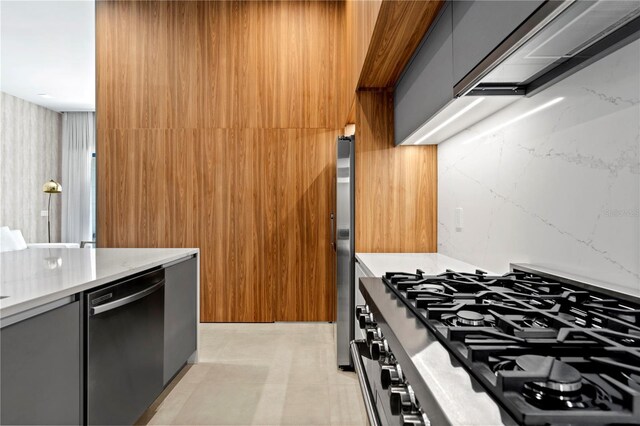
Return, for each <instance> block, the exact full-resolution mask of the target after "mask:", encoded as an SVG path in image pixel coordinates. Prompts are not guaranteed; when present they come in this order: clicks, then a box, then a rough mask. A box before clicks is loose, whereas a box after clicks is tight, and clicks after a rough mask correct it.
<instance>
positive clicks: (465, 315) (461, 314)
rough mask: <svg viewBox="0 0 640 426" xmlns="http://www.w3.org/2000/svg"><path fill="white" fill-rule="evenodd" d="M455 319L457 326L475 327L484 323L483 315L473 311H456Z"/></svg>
mask: <svg viewBox="0 0 640 426" xmlns="http://www.w3.org/2000/svg"><path fill="white" fill-rule="evenodd" d="M456 318H457V319H458V324H460V325H471V326H477V325H482V324H483V323H484V315H482V314H481V313H479V312H475V311H466V310H462V311H458V312H457V313H456Z"/></svg>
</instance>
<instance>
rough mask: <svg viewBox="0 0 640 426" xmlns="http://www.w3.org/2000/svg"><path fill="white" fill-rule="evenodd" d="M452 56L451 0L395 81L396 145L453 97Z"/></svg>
mask: <svg viewBox="0 0 640 426" xmlns="http://www.w3.org/2000/svg"><path fill="white" fill-rule="evenodd" d="M452 58H453V44H452V38H451V4H450V3H447V5H446V6H445V7H444V9H443V10H442V12H441V13H440V15H439V17H438V18H437V20H436V22H434V23H433V24H432V27H431V30H430V31H429V33H428V34H427V35H426V37H425V39H424V40H423V41H422V43H421V45H420V47H418V50H417V51H416V53H415V54H414V56H413V58H412V59H411V62H409V64H408V65H407V68H406V69H405V71H404V73H403V75H402V77H401V79H400V81H398V84H397V85H396V88H395V91H394V99H393V102H394V108H393V109H394V137H395V144H396V145H398V144H399V143H401V142H402V141H403V140H404V139H405V138H407V136H409V135H410V134H411V133H413V132H414V131H415V130H416V129H417V128H418V127H420V126H421V125H422V124H423V123H424V122H426V121H427V120H428V119H429V118H430V117H432V116H433V115H435V114H436V113H437V112H438V111H440V110H441V109H442V108H444V107H445V106H446V105H447V104H448V103H449V102H451V100H452V99H453V85H454V84H453V83H454V82H453V59H452Z"/></svg>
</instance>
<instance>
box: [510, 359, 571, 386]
mask: <svg viewBox="0 0 640 426" xmlns="http://www.w3.org/2000/svg"><path fill="white" fill-rule="evenodd" d="M550 359H551V368H550V369H549V372H548V376H547V379H546V381H544V382H536V385H538V386H541V387H545V388H548V389H551V390H554V391H557V392H575V391H577V390H579V389H580V388H581V387H582V375H581V374H580V372H579V371H578V370H576V369H575V368H573V367H572V366H570V365H569V364H567V363H565V362H562V361H559V360H557V359H555V358H550V357H544V356H540V355H522V356H519V357H518V358H516V365H517V366H518V367H519V368H520V369H521V370H524V371H528V372H536V371H544V368H545V364H547V363H548V362H549V360H550Z"/></svg>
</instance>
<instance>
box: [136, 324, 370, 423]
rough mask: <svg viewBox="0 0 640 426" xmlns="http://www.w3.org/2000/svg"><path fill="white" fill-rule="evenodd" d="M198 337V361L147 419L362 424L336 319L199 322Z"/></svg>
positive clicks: (355, 386) (355, 387)
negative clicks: (340, 356)
mask: <svg viewBox="0 0 640 426" xmlns="http://www.w3.org/2000/svg"><path fill="white" fill-rule="evenodd" d="M199 338H200V340H199V360H200V362H199V364H196V365H193V366H190V367H189V368H188V370H187V371H186V372H184V373H182V374H181V376H180V377H179V378H178V379H176V381H175V383H172V385H171V386H172V387H171V388H170V390H169V391H168V392H165V396H164V400H162V401H161V402H159V403H157V404H155V407H156V408H155V412H153V413H151V414H150V415H148V417H150V420H149V422H148V424H154V425H159V424H173V425H177V424H179V425H249V424H253V425H264V426H267V425H285V424H296V425H345V426H346V425H361V424H362V425H364V424H366V414H365V412H364V407H363V404H362V397H361V395H360V388H359V386H358V381H357V377H356V375H355V374H354V373H352V372H343V371H340V370H338V369H337V366H336V354H335V343H334V342H335V325H334V324H327V323H275V324H201V327H200V330H199Z"/></svg>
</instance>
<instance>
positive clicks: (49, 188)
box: [42, 180, 62, 194]
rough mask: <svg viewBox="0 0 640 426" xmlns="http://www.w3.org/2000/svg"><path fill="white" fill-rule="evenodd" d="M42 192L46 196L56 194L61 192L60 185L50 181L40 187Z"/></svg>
mask: <svg viewBox="0 0 640 426" xmlns="http://www.w3.org/2000/svg"><path fill="white" fill-rule="evenodd" d="M42 192H46V193H47V194H58V193H60V192H62V185H60V184H59V183H58V182H56V181H55V180H50V181H49V182H47V183H45V184H44V185H43V186H42Z"/></svg>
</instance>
